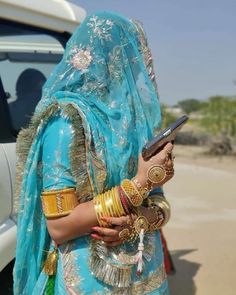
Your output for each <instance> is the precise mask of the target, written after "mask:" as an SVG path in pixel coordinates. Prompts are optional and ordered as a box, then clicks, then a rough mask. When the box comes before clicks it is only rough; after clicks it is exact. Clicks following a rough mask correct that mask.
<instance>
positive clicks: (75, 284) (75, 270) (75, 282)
mask: <svg viewBox="0 0 236 295" xmlns="http://www.w3.org/2000/svg"><path fill="white" fill-rule="evenodd" d="M73 248H74V243H73V242H68V243H67V244H65V246H61V258H62V264H63V272H64V280H65V285H66V289H67V292H68V294H71V295H79V294H80V295H82V294H83V292H82V291H81V289H80V284H81V282H82V280H83V278H81V277H80V276H79V266H78V263H77V262H76V261H75V260H76V259H77V256H76V255H75V254H74V253H73V252H71V250H72V249H73Z"/></svg>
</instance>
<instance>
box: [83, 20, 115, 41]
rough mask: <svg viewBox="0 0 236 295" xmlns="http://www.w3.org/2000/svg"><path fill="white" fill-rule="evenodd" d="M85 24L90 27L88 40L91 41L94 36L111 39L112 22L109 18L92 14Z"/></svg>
mask: <svg viewBox="0 0 236 295" xmlns="http://www.w3.org/2000/svg"><path fill="white" fill-rule="evenodd" d="M87 26H88V27H89V28H90V29H91V32H92V34H91V36H90V42H92V41H93V38H94V37H98V38H99V39H100V40H106V41H108V40H109V41H111V40H112V37H111V30H112V26H113V22H112V21H111V20H109V19H101V18H99V17H98V16H96V15H93V16H92V17H91V18H90V19H89V22H88V23H87Z"/></svg>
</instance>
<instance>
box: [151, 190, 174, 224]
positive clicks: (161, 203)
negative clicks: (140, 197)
mask: <svg viewBox="0 0 236 295" xmlns="http://www.w3.org/2000/svg"><path fill="white" fill-rule="evenodd" d="M147 207H149V208H154V209H156V212H157V213H158V212H159V211H161V212H162V213H163V215H164V220H163V223H162V224H161V227H162V226H164V225H165V224H166V223H167V222H168V221H169V219H170V215H171V207H170V203H169V202H168V201H167V200H166V198H165V197H164V196H163V195H158V194H155V195H152V196H151V197H150V198H148V199H147Z"/></svg>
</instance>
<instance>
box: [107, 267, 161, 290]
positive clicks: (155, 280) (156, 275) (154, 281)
mask: <svg viewBox="0 0 236 295" xmlns="http://www.w3.org/2000/svg"><path fill="white" fill-rule="evenodd" d="M165 280H166V272H165V267H164V265H161V266H160V267H159V268H158V269H156V270H155V271H154V272H152V273H151V274H150V275H149V276H148V277H147V278H146V279H144V280H142V281H137V282H135V283H134V284H133V285H132V286H131V287H130V288H114V291H113V292H111V295H133V294H135V295H143V294H148V293H149V292H152V291H154V290H157V289H158V288H159V287H160V286H161V285H162V284H163V283H164V281H165ZM163 295H164V294H163Z"/></svg>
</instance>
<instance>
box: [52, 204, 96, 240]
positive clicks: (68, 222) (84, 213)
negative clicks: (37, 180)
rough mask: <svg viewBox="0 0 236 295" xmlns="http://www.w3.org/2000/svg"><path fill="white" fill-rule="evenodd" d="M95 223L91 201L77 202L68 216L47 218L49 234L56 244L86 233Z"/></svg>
mask: <svg viewBox="0 0 236 295" xmlns="http://www.w3.org/2000/svg"><path fill="white" fill-rule="evenodd" d="M96 225H98V222H97V217H96V214H95V211H94V205H93V201H89V202H86V203H82V204H79V205H78V206H77V207H75V208H74V210H73V211H72V212H71V213H70V214H69V215H68V216H65V217H61V218H55V219H47V228H48V231H49V234H50V236H51V238H52V239H53V240H54V241H55V242H56V243H57V244H62V243H64V242H66V241H69V240H73V239H75V238H77V237H79V236H83V235H85V234H88V233H90V232H91V228H92V227H93V226H96Z"/></svg>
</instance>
